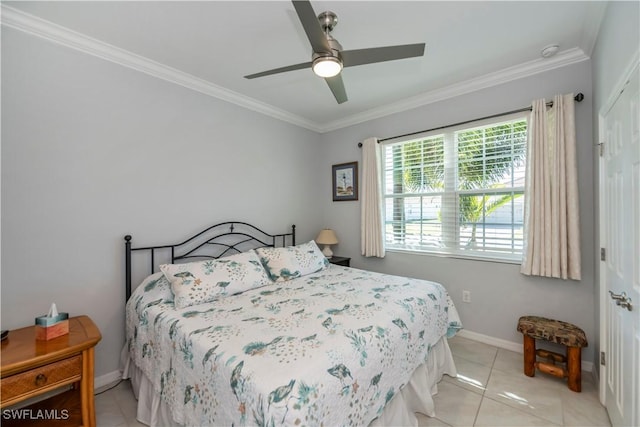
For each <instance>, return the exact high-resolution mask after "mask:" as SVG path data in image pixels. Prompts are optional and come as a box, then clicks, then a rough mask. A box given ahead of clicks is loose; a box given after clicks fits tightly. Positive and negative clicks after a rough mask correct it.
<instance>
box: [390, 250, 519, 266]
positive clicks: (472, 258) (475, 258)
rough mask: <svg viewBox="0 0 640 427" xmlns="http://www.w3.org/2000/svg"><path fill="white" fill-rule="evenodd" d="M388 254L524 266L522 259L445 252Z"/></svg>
mask: <svg viewBox="0 0 640 427" xmlns="http://www.w3.org/2000/svg"><path fill="white" fill-rule="evenodd" d="M386 252H393V253H400V254H411V255H420V256H435V257H439V258H455V259H465V260H469V261H483V262H497V263H500V264H515V265H520V264H522V260H521V259H508V258H498V257H492V256H481V255H474V256H470V255H464V254H451V253H444V252H427V251H420V250H415V249H399V248H386Z"/></svg>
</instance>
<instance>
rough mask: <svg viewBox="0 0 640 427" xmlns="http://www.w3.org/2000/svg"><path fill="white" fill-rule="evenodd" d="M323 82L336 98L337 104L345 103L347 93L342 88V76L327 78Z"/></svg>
mask: <svg viewBox="0 0 640 427" xmlns="http://www.w3.org/2000/svg"><path fill="white" fill-rule="evenodd" d="M324 80H325V81H326V82H327V84H328V85H329V89H331V92H333V96H334V97H335V98H336V101H338V104H342V103H343V102H347V91H346V90H345V88H344V83H343V82H342V76H340V74H338V75H337V76H333V77H327V78H325V79H324Z"/></svg>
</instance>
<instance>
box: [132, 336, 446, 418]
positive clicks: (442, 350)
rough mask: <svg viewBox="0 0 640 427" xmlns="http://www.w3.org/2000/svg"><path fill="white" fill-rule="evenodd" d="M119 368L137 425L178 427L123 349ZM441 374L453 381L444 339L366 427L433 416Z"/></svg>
mask: <svg viewBox="0 0 640 427" xmlns="http://www.w3.org/2000/svg"><path fill="white" fill-rule="evenodd" d="M122 365H123V370H122V378H123V379H131V385H132V387H133V392H134V394H135V396H136V399H138V411H137V415H136V418H137V419H138V421H140V422H141V423H143V424H147V425H149V426H152V427H156V426H157V427H173V426H176V427H178V426H180V424H177V423H176V422H175V421H173V418H172V416H171V411H170V410H169V407H168V405H167V404H166V403H165V402H164V401H163V400H162V399H161V397H160V394H159V393H156V391H155V390H154V389H153V384H152V383H151V381H149V379H148V378H147V377H146V376H145V375H144V373H143V372H142V371H141V370H140V369H138V367H137V366H135V364H134V363H133V361H132V360H131V359H130V358H129V354H128V353H127V351H126V348H124V349H123V351H122ZM444 374H447V375H450V376H453V377H455V376H456V375H457V372H456V367H455V364H454V362H453V356H452V355H451V350H450V349H449V343H448V341H447V339H446V338H445V337H443V338H441V339H440V341H438V342H437V343H436V345H435V346H433V347H432V348H431V352H430V354H429V358H428V359H427V361H426V362H425V363H424V364H422V365H420V366H419V367H418V368H417V369H416V370H415V372H414V373H413V375H412V376H411V379H410V380H409V383H407V384H406V385H405V386H404V387H403V388H402V390H401V391H400V393H398V394H396V395H395V397H394V398H393V399H392V400H391V402H389V403H388V404H387V406H386V407H385V408H384V411H383V412H382V415H381V416H380V417H378V418H376V419H375V420H373V421H372V422H371V424H370V426H372V427H380V426H417V425H418V419H417V418H416V415H415V413H416V412H419V413H421V414H425V415H427V416H430V417H433V416H435V408H434V404H433V397H432V396H433V395H435V394H437V393H438V382H440V380H441V379H442V376H443V375H444Z"/></svg>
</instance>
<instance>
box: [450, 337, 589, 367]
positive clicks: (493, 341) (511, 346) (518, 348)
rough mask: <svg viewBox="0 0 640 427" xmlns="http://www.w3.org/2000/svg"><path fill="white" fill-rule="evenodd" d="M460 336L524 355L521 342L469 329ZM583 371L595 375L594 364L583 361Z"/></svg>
mask: <svg viewBox="0 0 640 427" xmlns="http://www.w3.org/2000/svg"><path fill="white" fill-rule="evenodd" d="M458 335H459V336H460V337H462V338H467V339H470V340H472V341H478V342H481V343H484V344H489V345H492V346H494V347H498V348H503V349H505V350H509V351H515V352H516V353H522V343H521V342H517V343H516V342H513V341H507V340H503V339H500V338H495V337H490V336H489V335H484V334H479V333H477V332H473V331H470V330H468V329H463V330H461V331H460V332H458ZM582 370H583V371H587V372H591V373H592V374H593V362H588V361H586V360H583V361H582Z"/></svg>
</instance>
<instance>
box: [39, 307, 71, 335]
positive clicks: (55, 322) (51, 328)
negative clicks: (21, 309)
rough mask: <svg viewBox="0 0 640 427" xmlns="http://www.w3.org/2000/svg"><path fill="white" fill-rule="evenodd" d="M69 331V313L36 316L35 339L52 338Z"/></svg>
mask: <svg viewBox="0 0 640 427" xmlns="http://www.w3.org/2000/svg"><path fill="white" fill-rule="evenodd" d="M68 333H69V313H58V315H57V316H52V317H49V316H40V317H36V339H37V340H44V341H47V340H52V339H54V338H57V337H59V336H62V335H66V334H68Z"/></svg>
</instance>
